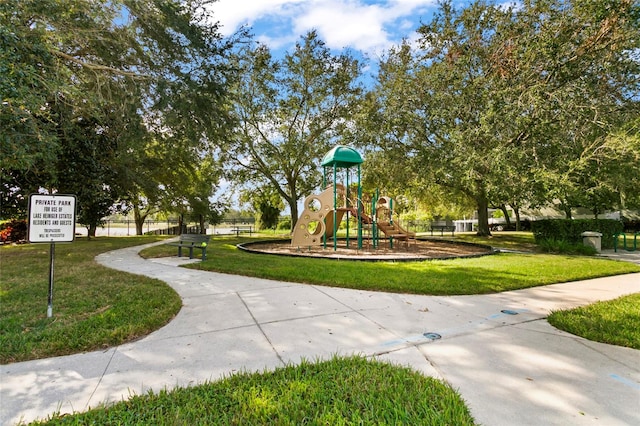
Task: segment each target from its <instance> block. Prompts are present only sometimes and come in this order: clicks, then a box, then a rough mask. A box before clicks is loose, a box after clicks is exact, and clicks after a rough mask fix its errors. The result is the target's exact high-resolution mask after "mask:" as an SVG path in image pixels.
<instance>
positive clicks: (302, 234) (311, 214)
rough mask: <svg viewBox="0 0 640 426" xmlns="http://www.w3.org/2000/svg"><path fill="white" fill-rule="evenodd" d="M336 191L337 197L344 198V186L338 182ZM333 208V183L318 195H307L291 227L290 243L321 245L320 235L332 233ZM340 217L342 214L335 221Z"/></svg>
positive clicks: (303, 245)
mask: <svg viewBox="0 0 640 426" xmlns="http://www.w3.org/2000/svg"><path fill="white" fill-rule="evenodd" d="M336 191H337V194H338V198H339V199H344V197H345V187H344V186H343V185H340V184H338V185H336ZM333 210H334V205H333V185H330V186H329V187H327V189H325V190H324V191H322V192H321V193H320V194H318V195H315V194H314V195H309V196H308V197H307V198H305V200H304V210H303V211H302V214H301V215H300V218H299V219H298V221H297V222H296V226H295V227H294V228H293V233H292V235H291V245H292V246H298V247H305V246H317V245H321V244H322V242H323V238H322V237H323V236H324V235H325V234H326V233H327V231H328V232H329V234H330V235H332V234H333ZM340 213H342V212H340ZM341 218H342V215H340V218H338V219H337V221H338V222H340V219H341ZM328 228H331V229H328Z"/></svg>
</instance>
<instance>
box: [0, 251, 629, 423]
mask: <svg viewBox="0 0 640 426" xmlns="http://www.w3.org/2000/svg"><path fill="white" fill-rule="evenodd" d="M143 247H146V246H143ZM143 247H135V248H128V249H123V250H118V251H114V252H110V253H105V254H103V255H100V256H99V257H98V258H97V261H98V262H100V263H102V264H104V265H106V266H108V267H111V268H114V269H118V270H123V271H128V272H132V273H136V274H142V275H146V276H150V277H154V278H158V279H161V280H163V281H165V282H167V283H169V284H170V285H171V286H172V287H173V288H174V289H176V291H177V292H178V293H179V294H180V295H181V296H182V298H183V308H182V310H181V311H180V313H179V314H178V315H177V316H176V318H175V319H174V320H173V321H172V322H171V323H169V324H168V325H167V326H165V327H163V328H162V329H160V330H158V331H156V332H154V333H152V334H150V335H149V336H147V337H145V338H143V339H141V340H139V341H136V342H133V343H129V344H125V345H121V346H118V347H115V348H109V349H106V350H104V351H97V352H91V353H85V354H78V355H71V356H65V357H58V358H49V359H43V360H37V361H29V362H22V363H15V364H8V365H2V366H0V424H2V425H11V424H15V423H16V422H19V421H21V420H22V421H30V420H33V419H36V418H44V417H46V416H47V415H48V414H51V413H53V412H55V411H60V412H63V413H64V412H72V411H84V410H86V409H88V408H90V407H95V406H97V405H99V404H100V403H103V402H112V401H119V400H122V399H126V398H128V397H129V396H130V395H132V394H143V393H145V392H147V391H148V390H149V389H153V390H154V391H158V390H160V389H163V388H173V387H175V386H188V385H193V384H197V383H201V382H203V381H207V380H215V379H218V378H221V377H222V376H224V375H228V374H232V373H234V372H237V371H240V370H248V371H255V370H263V369H265V368H267V369H272V368H276V367H280V366H283V365H285V364H286V363H296V362H298V361H299V360H300V359H301V358H302V357H304V358H307V359H317V358H326V357H330V356H332V355H334V354H354V353H358V354H364V355H368V356H375V357H377V358H380V359H384V360H389V361H391V362H396V363H401V364H403V365H410V366H412V367H413V368H415V369H417V370H419V371H421V372H423V373H424V374H427V375H431V376H434V377H438V378H442V379H444V380H446V381H447V382H449V383H450V384H451V385H452V386H453V387H454V388H456V389H458V390H459V391H460V393H461V395H462V397H463V398H464V399H465V400H466V401H467V403H468V405H469V407H470V409H471V412H472V414H473V416H474V417H475V419H476V421H477V422H479V423H481V424H485V425H513V424H518V425H541V424H544V425H567V424H572V425H582V424H584V425H587V424H588V425H592V424H601V425H607V426H611V425H632V424H640V351H637V350H633V349H627V348H620V347H615V346H610V345H605V344H600V343H595V342H590V341H587V340H584V339H581V338H579V337H576V336H573V335H570V334H567V333H564V332H562V331H559V330H556V329H554V328H553V327H551V326H550V325H549V324H548V323H547V322H546V320H544V318H545V317H546V316H547V315H548V313H549V311H550V310H554V309H563V308H569V307H574V306H578V305H584V304H588V303H591V302H594V301H597V300H607V299H612V298H615V297H618V296H620V295H624V294H629V293H634V292H640V274H630V275H623V276H618V277H610V278H601V279H595V280H588V281H581V282H574V283H567V284H556V285H551V286H546V287H537V288H531V289H526V290H519V291H511V292H506V293H499V294H492V295H482V296H457V297H437V296H413V295H404V294H388V293H379V292H366V291H356V290H348V289H338V288H329V287H322V286H313V285H302V284H291V283H285V282H276V281H268V280H261V279H256V278H247V277H240V276H233V275H224V274H218V273H211V272H203V271H196V270H190V269H185V268H177V267H176V266H178V265H179V264H180V263H184V262H185V260H178V259H177V258H171V259H156V260H149V261H148V260H143V259H142V258H140V257H139V256H137V254H136V253H137V252H138V251H139V250H140V249H141V248H143ZM187 261H188V260H187ZM431 333H436V334H437V335H439V336H441V338H439V339H436V337H437V336H436V335H435V334H431Z"/></svg>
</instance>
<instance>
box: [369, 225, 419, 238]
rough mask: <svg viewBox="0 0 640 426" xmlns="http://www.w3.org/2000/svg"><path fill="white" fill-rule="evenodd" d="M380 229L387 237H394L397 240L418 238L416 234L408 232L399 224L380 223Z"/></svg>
mask: <svg viewBox="0 0 640 426" xmlns="http://www.w3.org/2000/svg"><path fill="white" fill-rule="evenodd" d="M378 229H380V230H381V231H382V232H383V233H384V235H385V236H387V237H393V238H395V239H397V240H408V239H410V238H414V237H415V236H416V234H415V233H414V232H409V231H407V230H406V229H404V228H403V227H401V226H400V225H398V224H397V223H389V222H378Z"/></svg>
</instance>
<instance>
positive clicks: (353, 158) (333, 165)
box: [291, 145, 415, 251]
mask: <svg viewBox="0 0 640 426" xmlns="http://www.w3.org/2000/svg"><path fill="white" fill-rule="evenodd" d="M361 163H362V157H361V156H360V154H359V153H358V152H357V151H355V150H354V149H353V148H350V147H346V146H343V145H338V146H336V147H334V148H333V149H332V150H331V151H329V152H328V153H327V154H326V155H325V156H324V158H323V161H322V166H323V169H324V173H323V188H325V189H324V190H323V191H322V192H321V193H320V194H312V195H309V196H308V197H306V198H305V200H304V209H303V211H302V214H301V215H300V217H299V218H298V220H297V222H296V224H295V226H294V228H293V231H292V236H291V245H292V246H294V247H298V248H300V247H312V246H323V247H324V248H326V247H327V242H328V241H329V240H332V242H333V250H334V251H335V250H336V249H337V246H338V236H337V233H338V229H339V226H340V223H341V222H342V220H343V219H345V218H346V236H345V242H346V246H347V248H348V247H349V245H350V235H349V230H350V220H351V219H352V218H353V219H354V220H355V221H356V224H357V248H358V249H362V247H363V242H364V231H365V230H366V231H367V239H366V242H367V244H368V246H373V248H374V249H375V248H378V246H379V243H380V242H381V241H383V240H384V241H387V242H388V247H389V248H393V244H394V240H395V241H403V242H405V243H406V246H407V247H408V246H409V243H410V241H414V242H415V233H413V232H409V231H407V230H406V229H404V228H402V227H401V226H400V225H399V224H398V223H397V221H394V209H393V207H394V201H393V199H392V198H390V197H379V196H378V195H377V194H376V195H375V197H373V198H372V202H371V209H370V211H371V213H370V214H367V213H366V212H365V203H364V202H363V200H362V187H361V185H360V164H361ZM352 167H357V181H356V183H355V184H351V183H350V182H349V178H350V176H351V175H350V169H351V168H352ZM339 169H344V170H345V172H346V173H345V176H346V182H345V183H344V184H342V183H338V182H337V180H338V170H339ZM328 171H332V183H330V184H329V183H327V174H328V173H327V172H328ZM353 185H356V186H355V196H354V195H353V194H351V193H352V192H354V191H353V189H352V187H353ZM382 235H384V237H383V236H382Z"/></svg>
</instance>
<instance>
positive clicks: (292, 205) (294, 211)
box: [287, 198, 298, 232]
mask: <svg viewBox="0 0 640 426" xmlns="http://www.w3.org/2000/svg"><path fill="white" fill-rule="evenodd" d="M287 204H289V209H290V210H291V231H292V232H293V227H294V226H296V222H297V221H298V200H296V199H294V200H293V201H292V200H291V198H287Z"/></svg>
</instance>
